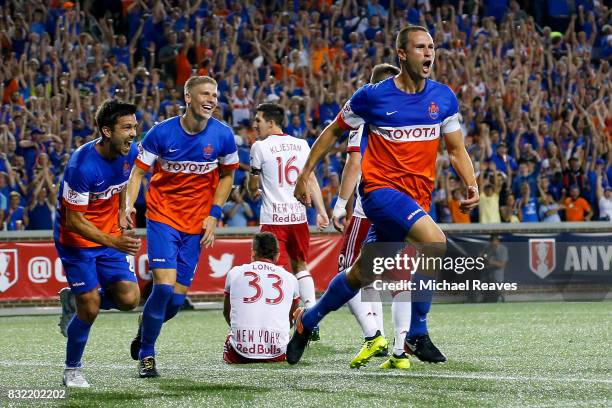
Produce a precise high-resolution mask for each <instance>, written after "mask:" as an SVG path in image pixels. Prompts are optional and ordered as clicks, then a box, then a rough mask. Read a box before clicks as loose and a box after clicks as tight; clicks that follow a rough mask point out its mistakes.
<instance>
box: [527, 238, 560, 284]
mask: <svg viewBox="0 0 612 408" xmlns="http://www.w3.org/2000/svg"><path fill="white" fill-rule="evenodd" d="M555 266H557V262H556V256H555V239H554V238H535V239H530V240H529V269H531V272H533V273H535V274H536V275H538V276H539V277H540V278H542V279H544V278H545V277H547V276H548V275H550V273H551V272H552V271H554V270H555Z"/></svg>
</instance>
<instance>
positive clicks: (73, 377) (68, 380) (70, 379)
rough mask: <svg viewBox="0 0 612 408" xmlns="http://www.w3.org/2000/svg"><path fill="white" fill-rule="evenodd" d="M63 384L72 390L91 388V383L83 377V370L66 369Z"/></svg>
mask: <svg viewBox="0 0 612 408" xmlns="http://www.w3.org/2000/svg"><path fill="white" fill-rule="evenodd" d="M62 383H63V384H64V385H65V386H66V387H71V388H89V383H88V382H87V380H86V379H85V377H83V369H82V368H66V369H64V379H63V380H62Z"/></svg>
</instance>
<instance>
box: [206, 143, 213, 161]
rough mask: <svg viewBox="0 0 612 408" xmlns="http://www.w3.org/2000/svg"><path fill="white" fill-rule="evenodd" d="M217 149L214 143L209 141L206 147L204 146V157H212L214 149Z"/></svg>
mask: <svg viewBox="0 0 612 408" xmlns="http://www.w3.org/2000/svg"><path fill="white" fill-rule="evenodd" d="M214 150H215V149H214V148H213V147H212V145H211V144H210V143H209V144H208V145H207V146H206V147H205V148H204V158H205V159H212V154H213V151H214Z"/></svg>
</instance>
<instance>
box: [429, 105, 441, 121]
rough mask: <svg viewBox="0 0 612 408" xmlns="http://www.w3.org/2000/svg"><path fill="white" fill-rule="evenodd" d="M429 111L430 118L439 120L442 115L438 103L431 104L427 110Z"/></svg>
mask: <svg viewBox="0 0 612 408" xmlns="http://www.w3.org/2000/svg"><path fill="white" fill-rule="evenodd" d="M427 111H428V112H429V117H430V118H432V119H438V116H439V115H440V107H439V106H438V104H437V103H435V102H431V103H430V104H429V108H428V109H427Z"/></svg>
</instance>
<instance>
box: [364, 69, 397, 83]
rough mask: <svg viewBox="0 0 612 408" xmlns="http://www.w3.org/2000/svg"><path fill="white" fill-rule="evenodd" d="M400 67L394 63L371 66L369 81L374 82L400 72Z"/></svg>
mask: <svg viewBox="0 0 612 408" xmlns="http://www.w3.org/2000/svg"><path fill="white" fill-rule="evenodd" d="M400 72H401V71H400V69H399V68H398V67H396V66H395V65H391V64H377V65H375V66H374V68H372V76H371V77H370V83H371V84H375V83H377V82H380V81H382V80H383V79H387V78H389V77H390V76H395V75H398V74H399V73H400Z"/></svg>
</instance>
